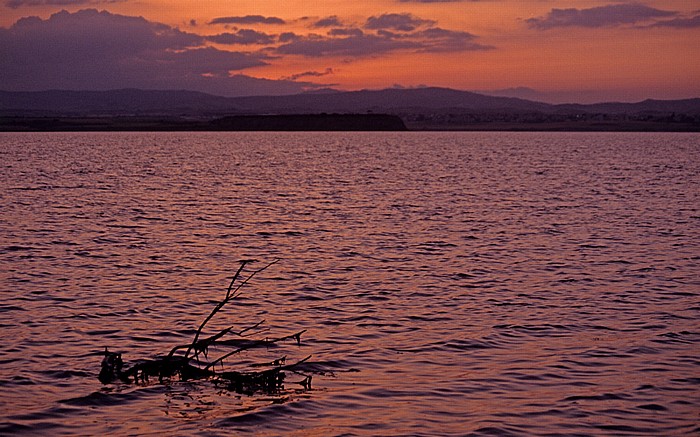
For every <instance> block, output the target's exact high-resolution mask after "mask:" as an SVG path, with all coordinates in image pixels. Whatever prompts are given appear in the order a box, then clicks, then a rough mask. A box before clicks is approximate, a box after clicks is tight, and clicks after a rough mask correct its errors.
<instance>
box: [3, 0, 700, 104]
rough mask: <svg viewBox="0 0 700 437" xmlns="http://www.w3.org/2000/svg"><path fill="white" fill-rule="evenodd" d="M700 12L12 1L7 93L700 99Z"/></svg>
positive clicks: (516, 0) (656, 7)
mask: <svg viewBox="0 0 700 437" xmlns="http://www.w3.org/2000/svg"><path fill="white" fill-rule="evenodd" d="M56 3H60V4H56ZM699 9H700V5H698V4H697V3H695V2H693V1H684V0H677V1H674V0H646V1H639V2H637V1H625V2H622V1H602V0H599V1H592V0H571V1H560V0H554V1H520V0H490V1H476V0H461V1H460V0H380V1H353V2H349V1H339V0H329V1H323V2H309V1H298V0H297V1H284V2H283V1H266V2H259V1H233V2H232V1H208V2H204V3H202V2H192V1H188V0H177V1H167V2H166V1H156V0H150V1H145V2H143V1H138V2H137V1H131V0H122V1H115V0H107V1H100V0H66V1H61V2H54V1H49V0H4V2H3V4H2V6H0V10H1V11H2V13H1V14H0V26H1V28H0V83H2V85H1V86H0V88H2V89H4V90H10V91H27V90H43V89H114V88H127V87H133V88H144V89H191V90H197V91H204V92H209V93H212V94H219V95H227V96H238V95H255V94H290V93H297V92H303V91H313V90H317V89H322V88H335V89H339V90H357V89H365V88H371V89H379V88H387V87H393V86H400V87H417V86H424V85H427V86H441V87H450V88H455V89H461V90H472V91H492V90H503V89H510V88H519V87H525V88H532V89H534V90H537V92H538V93H539V94H537V95H538V96H540V97H541V98H542V99H543V100H549V101H554V102H562V101H579V102H593V101H602V100H622V101H637V100H643V99H646V98H657V99H679V98H690V97H697V96H700V81H698V80H697V78H698V77H700V61H699V59H700V45H699V44H698V41H700V10H699ZM27 17H33V18H27Z"/></svg>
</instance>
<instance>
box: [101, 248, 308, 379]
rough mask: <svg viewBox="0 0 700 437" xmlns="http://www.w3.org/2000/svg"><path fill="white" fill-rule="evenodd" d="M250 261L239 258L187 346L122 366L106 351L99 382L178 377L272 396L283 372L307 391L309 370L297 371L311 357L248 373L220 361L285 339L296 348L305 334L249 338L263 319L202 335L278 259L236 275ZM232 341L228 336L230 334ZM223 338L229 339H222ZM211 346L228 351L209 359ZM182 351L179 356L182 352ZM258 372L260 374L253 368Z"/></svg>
mask: <svg viewBox="0 0 700 437" xmlns="http://www.w3.org/2000/svg"><path fill="white" fill-rule="evenodd" d="M252 262H254V260H243V261H241V265H240V267H239V269H238V271H236V273H235V274H234V276H233V279H232V280H231V283H230V284H229V286H228V289H227V290H226V295H225V296H224V298H223V299H222V300H221V301H220V302H219V303H218V304H217V305H216V306H215V307H214V309H213V310H212V311H211V312H210V313H209V315H208V316H207V317H206V318H205V319H204V321H202V323H201V324H200V325H199V327H198V328H197V331H196V333H195V335H194V338H193V339H192V341H191V342H190V343H187V344H182V345H177V346H174V347H173V348H172V349H170V352H169V353H168V354H167V355H164V356H160V357H156V358H153V359H148V360H138V361H135V362H134V363H133V364H131V366H128V367H126V366H125V364H124V361H123V359H122V354H121V353H118V352H110V351H109V350H108V348H105V350H104V352H103V354H104V358H103V360H102V366H101V370H100V373H99V376H98V379H99V380H100V382H102V383H103V384H110V383H113V382H122V383H134V384H147V383H149V380H150V378H158V382H160V383H162V382H164V381H165V380H172V379H174V378H178V379H180V380H202V379H207V380H214V381H216V382H219V383H222V384H224V385H225V386H226V387H227V388H228V389H230V390H233V391H236V392H239V393H254V392H266V393H271V392H277V391H279V390H280V389H281V388H282V387H283V382H284V380H285V377H286V373H294V374H298V375H300V376H302V377H303V380H301V381H298V382H296V384H299V385H301V386H302V387H303V388H304V389H310V388H311V379H312V376H311V374H310V373H309V372H304V371H302V367H303V366H302V365H303V364H304V363H306V362H307V361H308V360H309V359H310V358H311V356H310V355H309V356H307V357H306V358H304V359H301V360H299V361H296V362H294V363H291V364H287V357H286V356H284V357H281V358H278V359H275V360H272V361H270V362H265V363H257V364H251V365H248V368H249V369H248V370H245V371H238V370H226V369H225V367H224V366H225V360H227V359H228V358H230V357H231V356H233V355H236V354H240V353H242V352H245V351H248V350H251V349H255V348H266V347H270V346H272V345H274V344H276V343H280V342H284V341H287V340H294V341H296V343H297V344H301V335H302V334H303V333H304V332H306V330H302V331H298V332H294V333H292V334H289V335H285V336H282V337H278V338H273V339H267V338H266V339H261V340H251V339H248V338H247V337H246V334H247V333H249V332H251V331H254V330H256V329H258V328H259V327H260V326H261V325H262V324H263V323H264V322H265V321H264V320H262V321H260V322H258V323H256V324H254V325H252V326H249V327H247V328H244V329H242V330H239V331H234V330H233V326H230V327H228V328H226V329H223V330H221V331H219V332H217V333H216V334H214V335H211V336H209V337H202V332H203V331H204V329H205V327H206V325H207V323H208V322H209V321H210V320H211V319H212V318H213V317H214V316H215V315H216V314H217V313H218V312H219V311H220V310H221V309H222V308H223V307H224V306H225V305H226V304H228V303H229V302H231V301H232V300H234V299H235V298H236V297H238V296H239V295H240V292H241V288H242V287H243V286H244V285H246V284H247V283H248V281H250V280H251V279H252V278H253V277H254V276H255V275H256V274H258V273H260V272H262V271H263V270H265V269H267V268H268V267H270V266H271V265H273V264H275V263H276V262H277V261H273V262H271V263H270V264H268V265H266V266H264V267H262V268H260V269H258V270H255V271H253V272H252V273H250V274H249V275H248V277H247V278H246V279H244V280H241V275H242V273H243V271H244V269H245V267H246V266H247V265H249V264H251V263H252ZM232 335H233V336H235V337H236V338H229V337H230V336H232ZM227 336H228V337H227ZM212 346H218V347H222V348H225V347H229V348H233V349H232V350H229V351H228V352H226V353H225V354H223V355H221V356H220V357H218V358H216V359H213V360H211V361H209V360H208V354H209V349H210V347H212ZM183 351H184V352H183ZM258 369H259V370H258Z"/></svg>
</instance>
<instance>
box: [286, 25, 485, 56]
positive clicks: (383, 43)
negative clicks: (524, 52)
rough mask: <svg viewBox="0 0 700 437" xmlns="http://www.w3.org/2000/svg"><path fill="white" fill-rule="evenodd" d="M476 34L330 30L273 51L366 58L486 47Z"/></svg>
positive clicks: (436, 29)
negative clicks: (325, 33)
mask: <svg viewBox="0 0 700 437" xmlns="http://www.w3.org/2000/svg"><path fill="white" fill-rule="evenodd" d="M477 39H478V37H477V36H476V35H473V34H471V33H469V32H461V31H454V30H448V29H443V28H440V27H429V28H426V29H421V30H417V31H415V32H394V31H391V30H384V29H380V30H377V31H376V33H365V32H363V31H362V30H361V29H332V30H331V31H330V32H329V33H328V36H321V35H316V34H312V35H307V36H298V35H295V38H294V39H292V40H290V41H289V42H288V43H286V44H283V45H281V46H280V47H278V48H277V52H279V53H281V54H287V55H301V56H306V57H322V56H345V57H356V58H359V57H369V56H376V55H380V54H385V53H390V52H394V51H413V52H419V53H437V52H460V51H474V50H489V49H492V48H493V47H492V46H488V45H483V44H479V43H478V42H477V41H476V40H477Z"/></svg>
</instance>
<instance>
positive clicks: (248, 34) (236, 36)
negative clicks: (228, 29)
mask: <svg viewBox="0 0 700 437" xmlns="http://www.w3.org/2000/svg"><path fill="white" fill-rule="evenodd" d="M206 38H207V40H209V41H211V42H214V43H217V44H241V45H249V44H271V43H273V42H274V41H275V38H274V37H273V36H271V35H268V34H266V33H263V32H258V31H257V30H252V29H240V30H238V31H237V32H236V33H220V34H218V35H210V36H207V37H206Z"/></svg>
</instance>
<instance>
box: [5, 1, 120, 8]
mask: <svg viewBox="0 0 700 437" xmlns="http://www.w3.org/2000/svg"><path fill="white" fill-rule="evenodd" d="M122 1H126V0H7V1H6V2H5V6H7V7H8V8H11V9H17V8H21V7H24V6H84V5H96V4H101V3H119V2H122Z"/></svg>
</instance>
